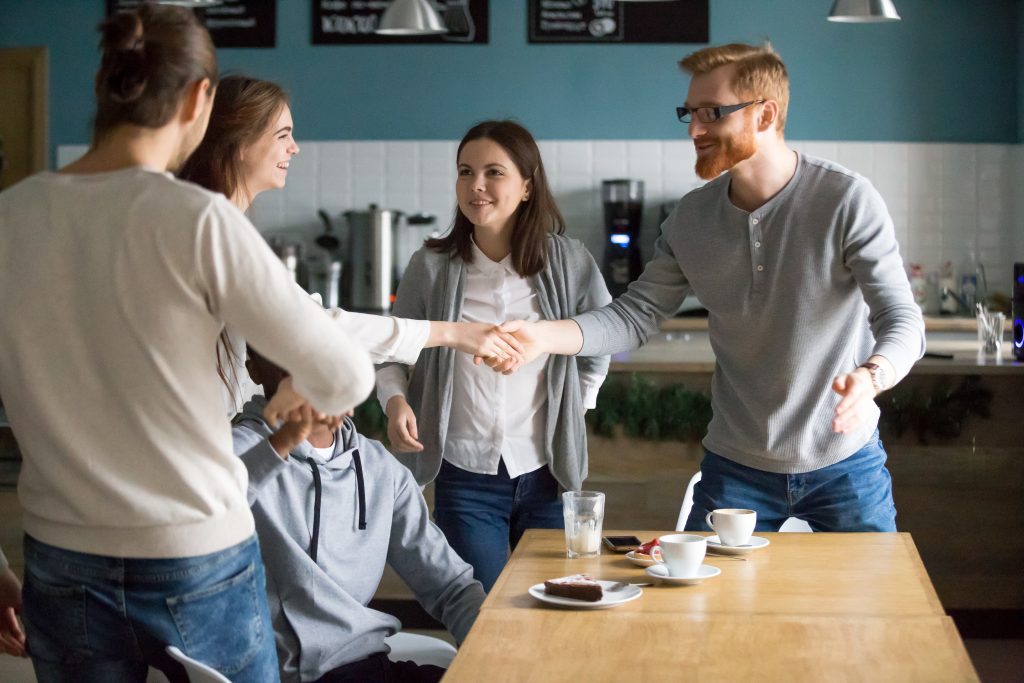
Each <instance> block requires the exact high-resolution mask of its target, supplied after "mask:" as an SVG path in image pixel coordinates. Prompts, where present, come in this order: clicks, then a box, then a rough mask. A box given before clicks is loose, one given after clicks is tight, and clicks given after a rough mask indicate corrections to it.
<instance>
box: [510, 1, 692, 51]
mask: <svg viewBox="0 0 1024 683" xmlns="http://www.w3.org/2000/svg"><path fill="white" fill-rule="evenodd" d="M528 3H529V20H528V26H529V37H530V42H531V43H706V42H708V33H709V31H708V0H673V1H672V2H667V1H664V0H663V1H662V2H617V1H616V0H528Z"/></svg>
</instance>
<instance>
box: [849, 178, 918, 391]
mask: <svg viewBox="0 0 1024 683" xmlns="http://www.w3.org/2000/svg"><path fill="white" fill-rule="evenodd" d="M844 211H845V220H846V226H845V230H844V240H843V260H844V262H845V263H846V266H847V267H848V268H849V269H850V271H851V272H852V273H853V277H854V279H855V280H856V282H857V285H858V287H860V290H861V293H862V295H863V296H864V300H865V302H867V305H868V309H869V310H870V317H869V319H868V321H869V324H870V326H871V333H872V335H873V336H874V338H875V346H874V349H873V350H872V355H879V356H885V358H887V359H888V360H889V362H890V363H892V366H893V368H894V369H895V371H896V377H894V378H893V381H894V382H897V381H899V380H901V379H903V378H904V377H905V376H906V375H907V373H909V372H910V368H911V367H912V366H913V365H914V363H915V362H916V361H917V360H918V359H919V358H921V356H922V355H923V354H924V350H925V338H924V318H923V317H922V315H921V309H920V308H919V307H918V305H917V304H916V303H915V302H914V295H913V292H912V291H911V289H910V281H909V280H908V279H907V275H906V272H905V271H904V269H903V260H902V259H901V258H900V253H899V246H898V244H897V242H896V233H895V229H894V228H893V223H892V218H891V217H890V216H889V212H888V211H887V210H886V208H885V202H884V201H883V200H882V197H881V195H879V194H878V191H877V190H875V188H874V187H872V186H871V184H870V183H869V182H867V181H866V180H861V181H860V182H858V183H855V184H854V185H853V186H852V189H851V191H850V193H849V195H848V202H847V203H846V206H845V207H844ZM862 360H867V359H866V358H864V359H862Z"/></svg>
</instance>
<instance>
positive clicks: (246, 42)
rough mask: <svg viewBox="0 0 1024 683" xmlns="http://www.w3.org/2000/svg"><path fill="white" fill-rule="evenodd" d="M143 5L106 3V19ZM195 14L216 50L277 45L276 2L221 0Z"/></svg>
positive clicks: (125, 0) (132, 0) (121, 0)
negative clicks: (211, 39) (219, 48)
mask: <svg viewBox="0 0 1024 683" xmlns="http://www.w3.org/2000/svg"><path fill="white" fill-rule="evenodd" d="M140 4H142V0H107V16H110V15H111V14H114V13H115V12H120V11H121V10H126V9H134V8H135V7H137V6H138V5H140ZM195 13H196V16H197V17H199V19H200V21H202V22H203V24H204V25H205V26H206V30H208V31H209V32H210V37H211V38H213V44H214V45H216V46H217V47H274V46H275V45H276V43H277V0H221V4H219V5H213V6H212V7H207V8H204V9H196V10H195Z"/></svg>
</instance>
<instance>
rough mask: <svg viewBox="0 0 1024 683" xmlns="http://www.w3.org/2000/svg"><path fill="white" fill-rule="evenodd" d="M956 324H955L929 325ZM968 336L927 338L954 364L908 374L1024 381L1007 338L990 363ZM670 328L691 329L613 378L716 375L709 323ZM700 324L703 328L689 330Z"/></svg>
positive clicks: (628, 359)
mask: <svg viewBox="0 0 1024 683" xmlns="http://www.w3.org/2000/svg"><path fill="white" fill-rule="evenodd" d="M930 320H940V321H942V322H955V321H957V319H955V318H952V319H934V318H933V319H930ZM963 320H964V322H966V323H970V325H971V327H970V328H969V330H970V331H937V330H935V329H934V327H933V328H931V329H929V330H928V332H927V333H926V337H925V339H926V344H927V346H926V348H927V351H928V352H930V353H941V354H951V355H952V356H953V357H952V358H930V357H927V356H926V357H925V358H922V359H921V360H919V361H918V362H917V363H916V364H915V365H914V368H913V370H911V373H912V374H921V375H925V374H927V375H1020V376H1022V377H1024V363H1020V362H1017V361H1014V359H1013V355H1012V352H1011V344H1010V340H1009V338H1008V335H1007V336H1006V337H1004V341H1003V348H1002V354H1001V356H1000V357H999V358H988V357H986V356H985V355H984V354H980V353H979V352H978V339H977V334H976V332H975V329H974V327H973V326H974V324H975V323H974V320H973V319H963ZM667 322H668V323H676V322H685V323H687V324H688V325H689V327H688V328H687V327H683V328H682V329H679V328H673V329H671V330H669V331H665V332H662V333H660V334H658V335H655V336H654V337H652V338H651V340H650V341H649V342H648V343H647V344H646V345H645V346H643V347H641V348H639V349H636V350H634V351H627V352H624V353H617V354H615V355H614V356H612V362H611V368H610V369H611V372H644V373H711V372H712V371H714V369H715V354H714V352H713V351H712V350H711V343H710V341H709V340H708V332H707V320H706V319H695V318H676V319H675V320H671V321H667ZM695 322H700V323H703V327H699V326H696V325H693V323H695Z"/></svg>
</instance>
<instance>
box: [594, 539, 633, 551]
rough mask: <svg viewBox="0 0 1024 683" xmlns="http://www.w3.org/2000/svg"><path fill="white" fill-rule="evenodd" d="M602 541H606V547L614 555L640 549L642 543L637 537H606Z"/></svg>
mask: <svg viewBox="0 0 1024 683" xmlns="http://www.w3.org/2000/svg"><path fill="white" fill-rule="evenodd" d="M601 540H602V541H604V547H606V548H608V549H609V550H611V551H612V552H613V553H628V552H629V551H630V550H636V549H637V548H638V547H640V542H641V541H640V539H639V538H637V537H636V536H605V537H604V538H603V539H601Z"/></svg>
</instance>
